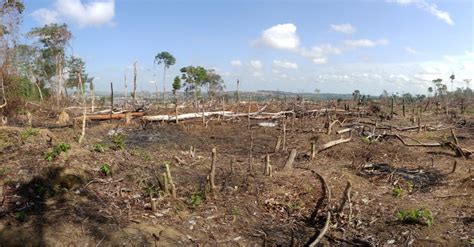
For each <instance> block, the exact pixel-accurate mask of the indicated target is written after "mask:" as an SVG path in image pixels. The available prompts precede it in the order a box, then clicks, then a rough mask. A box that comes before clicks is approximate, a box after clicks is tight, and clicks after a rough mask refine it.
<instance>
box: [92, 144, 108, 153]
mask: <svg viewBox="0 0 474 247" xmlns="http://www.w3.org/2000/svg"><path fill="white" fill-rule="evenodd" d="M105 148H106V146H105V145H104V144H101V143H97V144H95V145H94V151H96V152H98V153H103V152H105Z"/></svg>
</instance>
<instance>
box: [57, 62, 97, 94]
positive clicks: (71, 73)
mask: <svg viewBox="0 0 474 247" xmlns="http://www.w3.org/2000/svg"><path fill="white" fill-rule="evenodd" d="M66 72H67V78H66V81H65V82H64V87H65V88H76V89H77V93H78V94H79V89H80V88H78V85H82V86H83V87H85V86H86V83H88V84H91V83H92V80H93V79H94V78H91V77H89V75H88V74H87V73H86V63H85V62H84V60H82V59H81V58H80V57H75V56H70V57H68V58H67V59H66ZM79 75H80V76H81V83H80V84H78V81H79V78H78V76H79ZM92 87H93V86H92Z"/></svg>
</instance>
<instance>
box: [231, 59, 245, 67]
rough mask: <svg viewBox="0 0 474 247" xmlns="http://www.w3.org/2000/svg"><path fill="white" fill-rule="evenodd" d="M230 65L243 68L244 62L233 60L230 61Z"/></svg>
mask: <svg viewBox="0 0 474 247" xmlns="http://www.w3.org/2000/svg"><path fill="white" fill-rule="evenodd" d="M230 64H231V65H232V66H234V67H241V66H242V61H240V60H232V61H230Z"/></svg>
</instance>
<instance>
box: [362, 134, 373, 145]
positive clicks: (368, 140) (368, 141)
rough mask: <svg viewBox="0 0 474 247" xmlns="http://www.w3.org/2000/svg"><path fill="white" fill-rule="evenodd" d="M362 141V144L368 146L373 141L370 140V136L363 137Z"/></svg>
mask: <svg viewBox="0 0 474 247" xmlns="http://www.w3.org/2000/svg"><path fill="white" fill-rule="evenodd" d="M361 140H362V142H364V143H367V144H371V143H372V141H371V140H370V139H369V137H368V136H363V137H361Z"/></svg>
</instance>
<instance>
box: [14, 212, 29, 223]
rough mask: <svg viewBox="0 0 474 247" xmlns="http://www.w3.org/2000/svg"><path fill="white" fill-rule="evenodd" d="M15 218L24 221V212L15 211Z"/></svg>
mask: <svg viewBox="0 0 474 247" xmlns="http://www.w3.org/2000/svg"><path fill="white" fill-rule="evenodd" d="M15 219H16V220H18V221H25V220H26V213H25V212H23V211H19V212H16V213H15Z"/></svg>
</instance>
